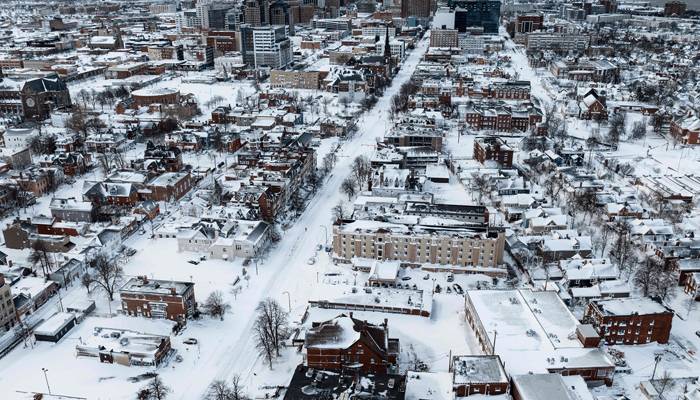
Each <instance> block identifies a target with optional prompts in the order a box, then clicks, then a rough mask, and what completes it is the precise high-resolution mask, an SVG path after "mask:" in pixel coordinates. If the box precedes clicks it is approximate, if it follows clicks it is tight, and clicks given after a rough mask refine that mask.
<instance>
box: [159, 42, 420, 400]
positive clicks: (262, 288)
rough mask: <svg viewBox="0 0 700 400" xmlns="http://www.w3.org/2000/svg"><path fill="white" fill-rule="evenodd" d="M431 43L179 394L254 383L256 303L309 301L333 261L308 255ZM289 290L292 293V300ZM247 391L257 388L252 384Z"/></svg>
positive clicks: (364, 125)
mask: <svg viewBox="0 0 700 400" xmlns="http://www.w3.org/2000/svg"><path fill="white" fill-rule="evenodd" d="M427 46H428V41H427V39H424V40H422V41H421V42H420V43H419V44H418V46H417V47H416V49H415V50H414V51H413V52H411V53H410V55H409V56H408V58H407V59H406V61H405V62H404V64H403V65H402V68H401V70H400V71H399V73H398V74H397V76H396V77H394V80H393V82H392V85H391V86H390V87H389V88H388V89H387V90H386V91H385V93H384V96H382V97H381V98H380V99H379V101H378V103H377V104H376V106H375V107H374V108H373V109H372V110H370V111H369V112H367V113H366V114H364V115H363V116H362V117H361V118H360V120H359V122H358V128H359V129H358V133H357V134H356V135H355V136H354V137H353V138H352V139H350V140H348V141H347V142H346V143H345V144H344V145H343V146H342V149H341V152H340V153H341V154H339V157H338V162H337V164H336V166H335V168H334V170H333V172H332V174H331V175H330V177H329V178H328V180H327V182H326V183H325V185H323V186H322V187H321V189H320V190H319V192H318V193H317V194H316V196H315V197H314V198H313V199H312V200H311V201H310V203H309V205H308V206H307V208H306V210H305V212H304V213H303V214H302V215H301V217H300V218H299V219H298V220H297V221H296V223H295V224H294V225H293V226H292V228H290V229H289V230H287V231H286V232H284V233H283V237H282V240H281V241H280V242H279V243H278V244H277V246H276V247H275V248H274V249H273V250H272V252H271V253H270V255H269V257H268V259H267V260H266V261H265V262H264V264H263V265H261V266H260V275H259V276H258V277H256V278H255V279H254V280H252V281H251V288H250V289H249V290H247V291H246V292H245V294H244V296H245V300H244V301H241V302H236V304H235V305H234V309H233V316H229V317H228V318H233V319H235V320H236V321H237V324H236V325H235V326H234V328H233V330H232V331H230V332H227V335H226V340H225V341H223V342H221V343H219V344H218V347H219V350H218V351H217V352H216V353H215V354H214V355H213V356H211V357H210V358H208V359H200V360H198V362H197V364H196V366H195V368H196V370H194V371H191V375H190V376H189V379H188V381H189V382H188V383H187V384H185V385H187V387H185V388H182V390H179V389H180V388H181V385H183V384H184V382H177V383H176V384H175V385H174V386H175V387H177V389H176V392H175V393H174V394H173V398H176V399H195V398H201V397H202V396H203V395H204V394H205V393H206V390H207V385H208V384H209V382H210V381H209V380H207V376H208V377H211V378H212V380H215V379H226V380H228V379H229V378H230V377H232V376H233V375H234V374H238V375H240V377H241V379H242V381H243V383H246V384H247V383H250V381H251V376H252V373H253V369H254V368H255V366H256V364H257V363H259V362H261V360H260V357H259V355H258V352H257V350H256V348H255V339H254V337H253V323H254V316H255V307H256V306H257V304H258V302H259V301H260V300H263V299H264V298H266V297H272V298H275V299H277V300H278V301H279V302H280V304H282V305H284V306H286V305H287V301H288V300H291V304H292V307H293V308H297V307H305V306H306V303H307V301H308V299H309V296H310V295H311V294H312V293H313V286H314V284H315V282H316V279H317V274H323V272H324V268H326V267H328V264H329V260H328V259H327V258H326V257H324V258H320V257H319V262H318V263H317V264H316V265H315V266H309V265H308V264H307V260H308V259H309V258H310V257H312V256H313V255H314V253H315V251H316V246H317V245H318V244H320V243H323V242H324V235H325V234H326V230H327V234H328V235H329V240H330V235H331V226H330V221H331V212H332V208H333V207H334V206H335V205H336V204H338V202H339V201H340V199H341V197H342V195H341V193H340V184H341V183H342V181H343V180H344V179H345V178H346V177H347V176H348V175H349V174H350V165H351V163H352V160H353V159H354V158H355V157H357V156H359V155H361V154H366V153H367V152H368V151H369V150H370V148H371V147H372V146H374V144H375V143H376V138H378V137H382V136H383V135H384V133H385V129H386V126H387V120H388V118H389V117H388V110H389V109H390V105H391V98H392V96H394V95H395V94H396V93H398V91H399V88H400V87H401V85H403V84H404V83H405V82H407V81H408V80H409V78H410V77H411V75H412V74H413V72H414V70H415V68H416V66H417V65H418V62H419V61H420V60H421V58H422V57H423V54H424V53H425V51H426V49H427ZM286 292H288V293H289V299H288V298H287V294H286ZM292 314H293V315H294V313H292ZM203 339H204V340H207V338H203ZM197 375H199V376H197ZM166 379H167V377H166ZM175 387H174V389H175ZM247 390H254V388H252V387H248V388H247Z"/></svg>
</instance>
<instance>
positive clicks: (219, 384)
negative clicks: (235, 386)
mask: <svg viewBox="0 0 700 400" xmlns="http://www.w3.org/2000/svg"><path fill="white" fill-rule="evenodd" d="M207 399H208V400H231V399H233V396H232V393H231V387H230V386H229V385H228V383H226V381H224V380H221V379H217V380H215V381H214V382H212V383H211V385H209V393H208V395H207Z"/></svg>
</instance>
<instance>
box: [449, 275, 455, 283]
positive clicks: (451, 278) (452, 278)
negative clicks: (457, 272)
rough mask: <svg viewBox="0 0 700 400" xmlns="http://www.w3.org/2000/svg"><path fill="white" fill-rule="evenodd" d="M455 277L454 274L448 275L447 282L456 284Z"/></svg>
mask: <svg viewBox="0 0 700 400" xmlns="http://www.w3.org/2000/svg"><path fill="white" fill-rule="evenodd" d="M454 280H455V276H454V275H453V274H447V282H454Z"/></svg>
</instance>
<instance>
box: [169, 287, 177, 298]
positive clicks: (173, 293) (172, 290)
mask: <svg viewBox="0 0 700 400" xmlns="http://www.w3.org/2000/svg"><path fill="white" fill-rule="evenodd" d="M170 294H172V295H173V296H175V295H176V294H177V290H175V288H174V287H171V288H170Z"/></svg>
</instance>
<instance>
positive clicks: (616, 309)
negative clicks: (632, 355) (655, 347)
mask: <svg viewBox="0 0 700 400" xmlns="http://www.w3.org/2000/svg"><path fill="white" fill-rule="evenodd" d="M585 318H586V319H589V320H590V322H591V323H592V324H593V327H594V328H595V329H596V330H597V331H598V333H599V334H600V336H601V337H602V338H603V340H605V341H606V342H607V343H608V344H645V343H650V342H658V343H661V344H664V343H668V338H669V335H670V334H671V322H672V320H673V311H672V310H670V309H669V308H667V307H666V306H664V305H662V304H661V303H660V302H658V301H656V300H653V299H650V298H647V297H642V298H619V299H607V300H595V301H591V302H590V303H589V304H588V308H586V313H585Z"/></svg>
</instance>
